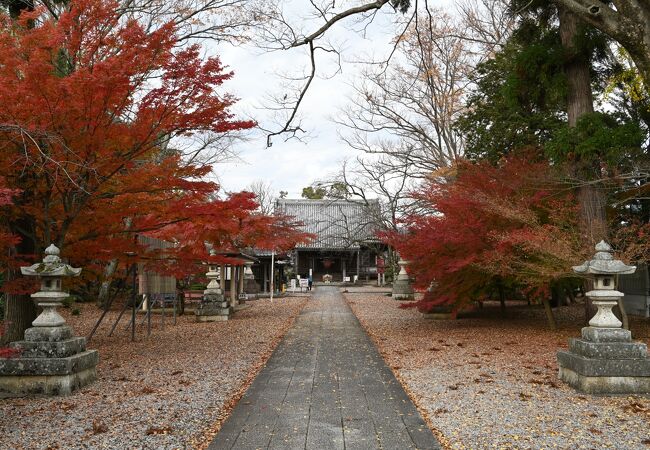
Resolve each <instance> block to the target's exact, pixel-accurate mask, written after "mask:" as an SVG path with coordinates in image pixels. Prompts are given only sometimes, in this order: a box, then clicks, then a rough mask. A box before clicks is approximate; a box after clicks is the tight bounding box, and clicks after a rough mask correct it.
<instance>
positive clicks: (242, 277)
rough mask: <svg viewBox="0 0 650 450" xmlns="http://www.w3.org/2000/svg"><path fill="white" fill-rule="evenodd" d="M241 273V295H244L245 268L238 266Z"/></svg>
mask: <svg viewBox="0 0 650 450" xmlns="http://www.w3.org/2000/svg"><path fill="white" fill-rule="evenodd" d="M237 271H238V272H239V294H243V293H244V266H237Z"/></svg>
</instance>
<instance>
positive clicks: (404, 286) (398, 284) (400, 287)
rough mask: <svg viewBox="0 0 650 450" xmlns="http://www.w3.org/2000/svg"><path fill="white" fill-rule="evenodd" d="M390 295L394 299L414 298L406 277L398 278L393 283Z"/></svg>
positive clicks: (411, 287)
mask: <svg viewBox="0 0 650 450" xmlns="http://www.w3.org/2000/svg"><path fill="white" fill-rule="evenodd" d="M392 297H393V298H394V299H395V300H415V292H414V291H413V286H411V282H410V281H409V279H408V277H407V278H406V279H400V278H398V279H397V280H395V282H394V283H393V292H392Z"/></svg>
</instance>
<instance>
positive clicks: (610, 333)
mask: <svg viewBox="0 0 650 450" xmlns="http://www.w3.org/2000/svg"><path fill="white" fill-rule="evenodd" d="M582 339H584V340H586V341H591V342H631V341H632V332H630V330H624V329H622V328H598V327H584V328H583V329H582Z"/></svg>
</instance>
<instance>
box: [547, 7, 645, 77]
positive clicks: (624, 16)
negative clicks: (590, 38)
mask: <svg viewBox="0 0 650 450" xmlns="http://www.w3.org/2000/svg"><path fill="white" fill-rule="evenodd" d="M555 3H556V4H557V5H558V9H560V10H562V9H564V8H567V9H570V10H571V11H573V13H574V14H577V15H578V16H579V17H580V18H581V19H583V20H584V21H585V22H586V23H588V24H589V25H591V26H593V27H596V28H597V29H599V30H600V31H602V32H603V33H605V34H607V35H609V36H610V37H611V38H612V39H614V40H615V41H617V42H618V43H619V44H620V45H621V46H623V48H625V50H627V52H628V53H629V55H630V57H631V58H632V60H633V61H634V64H635V65H636V68H637V69H638V70H639V74H640V75H641V78H642V79H643V81H644V84H645V86H646V89H647V88H648V87H649V86H650V4H648V2H647V0H629V1H625V2H622V1H619V2H614V3H615V8H616V9H615V10H614V9H613V8H611V7H610V6H605V5H604V4H603V3H600V2H593V3H594V4H593V5H591V6H589V3H585V2H583V1H580V0H555ZM599 3H600V4H599ZM604 3H607V2H604ZM560 20H561V19H560Z"/></svg>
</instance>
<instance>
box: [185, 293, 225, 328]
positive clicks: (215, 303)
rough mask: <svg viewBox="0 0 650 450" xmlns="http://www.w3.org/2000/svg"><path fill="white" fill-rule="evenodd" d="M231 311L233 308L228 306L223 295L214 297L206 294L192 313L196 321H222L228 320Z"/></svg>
mask: <svg viewBox="0 0 650 450" xmlns="http://www.w3.org/2000/svg"><path fill="white" fill-rule="evenodd" d="M232 311H233V308H231V307H230V305H229V304H228V301H226V300H225V299H224V297H223V295H219V296H215V297H210V296H207V295H206V296H204V297H203V301H202V302H201V304H200V305H199V307H198V308H197V309H196V311H195V312H194V314H195V315H196V321H197V322H223V321H225V320H228V318H229V317H230V314H232Z"/></svg>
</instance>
